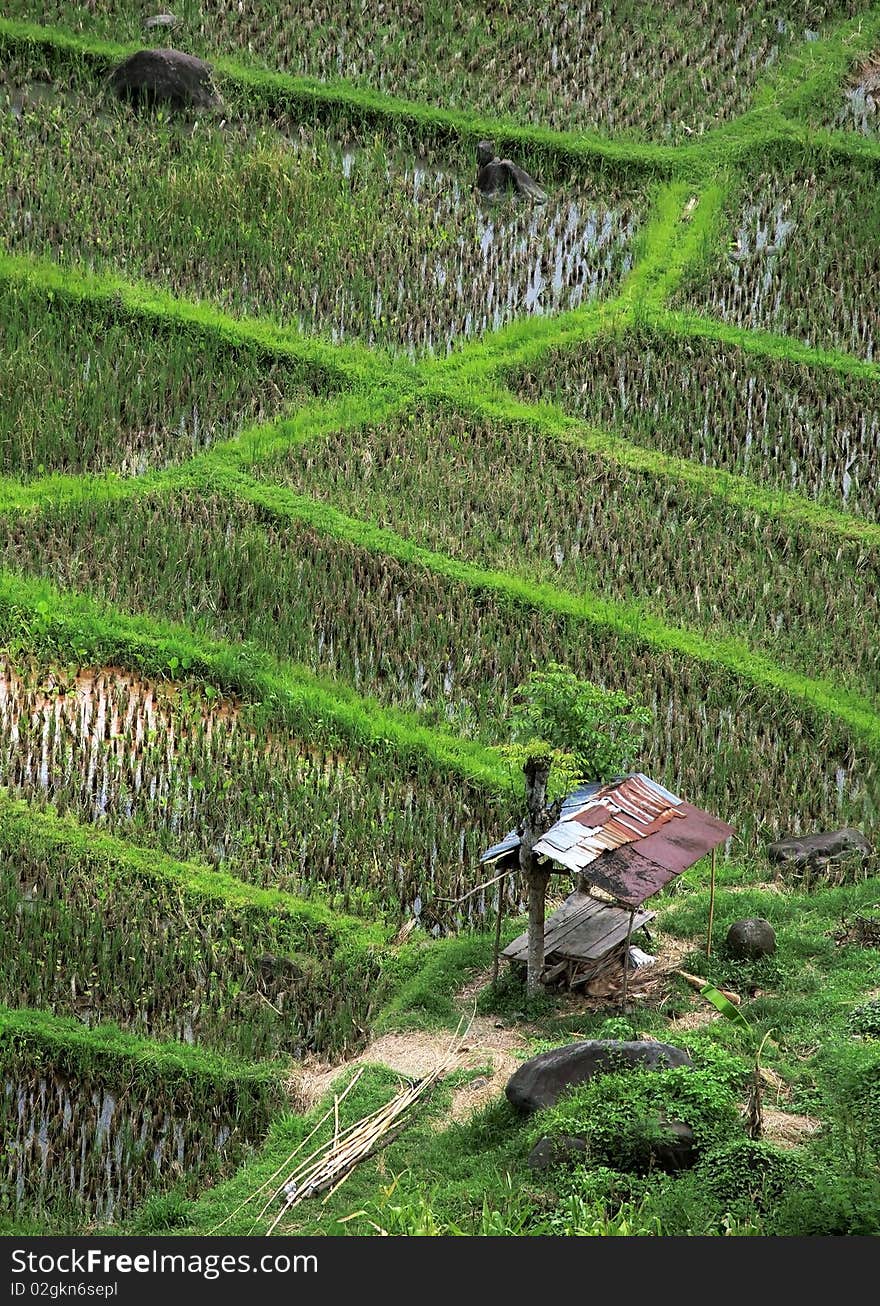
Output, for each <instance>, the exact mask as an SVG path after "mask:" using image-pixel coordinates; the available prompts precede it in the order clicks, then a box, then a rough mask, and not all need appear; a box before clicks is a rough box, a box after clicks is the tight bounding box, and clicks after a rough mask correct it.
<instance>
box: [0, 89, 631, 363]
mask: <svg viewBox="0 0 880 1306" xmlns="http://www.w3.org/2000/svg"><path fill="white" fill-rule="evenodd" d="M8 98H14V97H8ZM145 133H146V139H145ZM0 146H2V159H3V162H2V164H0V184H2V186H3V189H4V192H5V193H6V195H7V196H8V197H9V200H10V206H9V224H8V227H7V231H6V244H7V247H8V248H9V249H10V250H12V251H14V252H16V253H28V254H35V255H40V256H46V255H48V256H54V254H55V252H56V250H62V251H63V257H64V259H65V260H66V261H68V262H71V263H75V264H86V265H87V266H89V267H94V268H98V269H101V270H109V271H112V272H116V273H122V274H123V275H125V276H127V277H134V278H143V279H146V280H148V281H151V282H155V283H159V284H161V285H163V286H165V287H167V288H168V289H169V290H171V291H173V293H174V294H176V295H181V296H186V297H188V298H190V299H205V300H210V301H211V302H212V303H213V304H215V305H216V306H217V307H219V308H221V309H223V310H225V311H229V312H233V313H237V314H251V315H255V316H264V317H271V318H273V319H275V320H276V321H278V322H281V323H284V324H292V325H295V326H297V327H299V328H300V329H301V330H307V331H311V332H319V333H321V334H323V335H325V336H326V337H328V338H330V339H332V340H334V341H340V340H346V339H348V338H350V337H355V338H357V339H360V340H365V341H366V342H368V343H370V344H375V343H379V344H393V345H396V346H401V345H402V346H405V347H406V348H408V349H410V350H413V351H415V350H424V349H427V350H430V351H440V352H445V351H446V350H447V349H448V348H449V347H450V346H451V345H452V344H453V343H454V342H455V341H457V340H459V339H462V338H467V337H470V336H473V335H476V334H479V333H481V332H483V331H486V330H495V329H497V328H498V327H500V326H502V325H504V324H506V323H507V322H509V321H511V320H512V319H514V318H515V317H518V316H520V315H523V314H534V313H537V314H545V313H550V312H553V311H557V310H559V309H573V308H577V307H579V306H580V305H585V304H589V303H591V302H593V301H594V300H596V299H598V298H601V297H606V296H608V295H609V294H611V293H613V292H614V290H615V289H616V288H617V287H618V286H619V284H620V280H621V277H622V276H623V275H624V274H625V273H626V272H627V271H628V270H629V268H630V266H631V263H632V251H631V247H632V241H633V236H634V234H635V232H636V230H637V227H638V223H639V217H640V215H641V213H643V211H644V207H645V199H644V196H643V195H641V194H639V193H638V192H637V191H634V190H628V191H627V190H624V189H623V188H621V187H620V186H616V185H608V184H607V183H603V182H602V181H601V180H599V181H593V180H592V179H590V178H589V177H584V178H582V179H578V180H576V181H574V184H571V183H569V184H568V185H566V186H565V187H564V188H560V190H559V193H558V194H555V195H551V197H550V199H549V201H548V202H547V204H545V205H540V206H534V207H533V208H525V209H524V208H523V207H522V206H517V205H513V204H510V203H501V204H491V205H490V204H475V203H474V199H473V193H472V187H473V177H474V174H475V167H476V165H475V164H474V163H473V157H474V156H473V151H472V150H467V151H466V152H465V151H464V150H462V151H461V152H460V153H458V157H456V155H455V154H451V155H450V156H449V158H448V161H445V162H444V165H443V166H442V167H440V166H437V165H436V164H435V163H432V162H431V161H430V160H425V161H421V160H419V159H418V157H416V158H411V157H407V156H405V155H403V154H402V153H395V152H392V151H390V150H389V149H388V147H387V145H386V143H384V142H383V141H382V140H380V139H378V138H375V137H374V138H370V137H364V138H363V139H361V140H359V141H349V142H346V143H345V145H343V144H341V143H340V142H339V141H338V140H334V139H333V138H332V137H331V136H329V135H328V133H327V132H326V131H323V130H321V129H318V128H315V129H306V128H304V127H303V128H298V127H297V126H296V125H295V124H292V123H284V122H282V123H280V124H273V125H271V126H264V125H260V124H259V123H253V122H248V121H246V120H244V121H242V122H240V123H239V124H232V123H222V124H221V123H218V122H209V123H204V122H202V121H200V122H199V124H198V130H194V129H193V128H192V126H181V125H180V124H179V123H177V122H174V121H171V122H168V121H163V120H161V119H159V120H156V121H153V122H150V121H147V122H146V123H145V122H144V120H143V119H142V118H138V117H136V116H134V115H133V114H132V113H131V112H130V111H129V110H128V109H126V108H124V107H119V106H115V105H111V104H108V105H107V106H106V108H105V109H104V111H103V112H102V113H101V114H100V115H99V116H97V118H96V114H95V107H94V95H93V93H86V92H84V91H82V90H79V91H75V90H71V91H70V92H68V94H67V95H66V96H64V97H63V98H61V99H60V100H59V102H57V103H55V102H53V101H51V100H50V99H42V100H41V99H37V100H35V101H26V106H25V108H24V109H23V111H22V112H21V113H20V114H19V115H16V114H13V113H6V114H3V115H2V116H0ZM120 193H124V194H126V196H127V200H128V204H127V206H126V207H125V208H124V209H122V208H120V207H119V204H118V196H119V195H120ZM132 214H136V215H137V217H136V220H134V221H132Z"/></svg>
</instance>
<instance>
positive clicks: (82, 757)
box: [0, 662, 498, 920]
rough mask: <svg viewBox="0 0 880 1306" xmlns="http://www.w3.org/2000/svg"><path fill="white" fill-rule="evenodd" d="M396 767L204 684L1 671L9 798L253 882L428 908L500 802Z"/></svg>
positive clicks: (362, 905) (383, 906)
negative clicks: (268, 719)
mask: <svg viewBox="0 0 880 1306" xmlns="http://www.w3.org/2000/svg"><path fill="white" fill-rule="evenodd" d="M389 763H390V759H389V757H388V756H384V755H383V754H382V753H381V751H380V750H378V749H375V750H373V749H364V750H362V751H361V752H356V751H350V752H348V753H344V752H343V751H342V750H341V748H340V747H338V746H334V745H333V743H332V742H329V741H322V740H321V739H320V738H316V739H314V740H302V739H296V738H294V737H292V736H290V735H289V734H274V735H269V736H267V735H266V734H265V733H263V732H261V731H258V730H256V729H253V728H248V726H247V724H246V721H245V719H243V718H242V717H241V716H240V714H239V713H238V712H236V711H234V710H232V709H230V707H229V706H228V705H226V704H223V703H220V704H216V703H215V702H213V701H212V700H211V699H209V698H207V697H205V696H204V695H202V694H200V693H199V692H198V690H197V689H196V688H193V689H188V688H183V689H181V690H180V691H178V692H177V693H174V692H173V691H172V690H169V689H168V688H167V687H164V686H162V685H153V684H152V683H149V682H144V681H141V680H140V679H139V678H138V677H136V676H132V675H127V674H125V673H121V672H119V673H115V672H114V671H113V670H112V669H110V671H109V672H103V673H100V672H99V673H98V674H97V675H94V674H75V673H74V674H73V675H71V674H69V673H61V674H55V673H52V672H51V671H48V670H47V669H46V668H45V667H39V666H23V667H21V668H20V669H17V668H14V667H13V666H12V665H11V664H10V663H8V662H6V663H3V664H0V776H2V778H3V782H4V783H5V784H6V785H7V787H8V788H9V790H10V792H12V793H15V794H20V795H22V796H24V797H27V798H29V799H30V800H31V801H32V802H34V803H35V804H37V805H39V804H40V803H46V802H49V803H52V804H53V806H54V807H56V808H57V809H58V810H60V811H70V812H72V813H74V814H75V815H76V816H77V817H78V819H80V820H83V821H91V822H94V823H96V824H99V825H101V826H103V827H105V828H108V829H111V830H117V831H120V832H124V833H125V834H126V835H127V836H128V837H130V838H133V839H136V840H138V841H140V842H143V843H149V844H154V845H156V846H158V847H160V848H162V849H163V850H164V851H167V852H171V853H173V854H174V855H176V856H180V857H190V856H197V857H201V858H203V859H205V860H207V861H209V862H210V863H211V864H213V865H216V866H218V867H220V868H222V869H227V870H229V871H231V872H232V873H233V874H235V875H237V876H240V877H241V878H243V879H246V880H248V881H250V882H254V883H258V884H264V885H271V886H272V887H275V888H283V889H285V890H287V891H290V892H298V893H303V894H306V895H308V893H309V891H310V888H313V887H315V886H319V885H320V886H322V887H323V888H324V889H326V890H327V891H329V894H330V895H331V899H332V901H333V902H334V904H336V905H338V906H340V907H341V908H342V909H343V910H351V909H354V910H357V911H364V912H369V913H371V914H374V913H375V912H377V911H378V912H385V913H388V914H389V915H390V916H392V917H393V916H396V915H400V914H404V913H407V914H410V915H412V914H415V915H416V916H419V915H420V914H421V913H422V910H423V904H424V909H425V910H427V908H428V905H429V903H430V901H431V900H432V899H433V898H434V897H435V895H436V894H438V893H439V894H446V895H448V896H450V897H454V896H456V894H457V893H458V892H460V891H461V881H462V878H463V876H464V874H465V871H466V869H467V868H468V867H470V866H471V865H472V864H473V862H474V860H475V857H476V855H478V853H479V851H480V848H481V847H483V846H485V840H486V838H487V836H488V835H490V834H491V831H492V829H493V828H494V823H495V821H497V819H498V818H497V814H496V811H495V803H494V802H493V800H492V797H491V795H488V794H485V795H482V796H481V795H480V794H479V792H477V791H474V790H473V789H470V788H469V787H468V786H465V785H458V786H456V784H455V782H454V780H453V779H451V778H447V779H445V780H441V779H440V778H439V777H430V776H429V775H419V774H408V773H407V771H406V769H405V768H399V767H398V768H397V769H395V768H394V767H393V766H392V765H390V764H389ZM426 920H427V917H426Z"/></svg>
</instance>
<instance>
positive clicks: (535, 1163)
mask: <svg viewBox="0 0 880 1306" xmlns="http://www.w3.org/2000/svg"><path fill="white" fill-rule="evenodd" d="M587 1151H588V1149H587V1140H586V1139H585V1138H579V1137H577V1136H576V1135H572V1134H563V1135H562V1137H561V1138H549V1137H547V1136H545V1137H544V1138H539V1139H538V1141H537V1143H535V1146H534V1147H533V1148H532V1150H531V1152H529V1162H528V1163H529V1169H531V1170H538V1171H543V1170H554V1169H555V1168H556V1167H557V1166H565V1165H569V1166H570V1165H578V1164H579V1163H580V1162H581V1161H586V1159H587Z"/></svg>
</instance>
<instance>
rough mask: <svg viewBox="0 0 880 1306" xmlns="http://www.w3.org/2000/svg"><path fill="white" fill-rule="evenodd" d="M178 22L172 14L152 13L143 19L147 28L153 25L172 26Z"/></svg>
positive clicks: (153, 26)
mask: <svg viewBox="0 0 880 1306" xmlns="http://www.w3.org/2000/svg"><path fill="white" fill-rule="evenodd" d="M179 22H180V19H179V18H177V17H176V16H175V15H174V14H152V15H151V16H150V17H149V18H145V19H144V27H146V28H147V29H148V30H149V29H150V28H155V27H165V28H169V29H170V28H172V27H176V26H177V24H178V23H179Z"/></svg>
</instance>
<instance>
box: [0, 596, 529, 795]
mask: <svg viewBox="0 0 880 1306" xmlns="http://www.w3.org/2000/svg"><path fill="white" fill-rule="evenodd" d="M0 644H2V645H3V646H4V647H6V648H8V649H10V650H11V651H26V652H33V653H39V654H41V655H45V656H46V657H47V658H49V659H50V660H51V659H53V658H59V657H60V658H63V659H64V660H65V661H66V662H70V661H71V660H73V661H75V662H78V663H79V664H80V665H92V666H104V665H112V664H114V663H116V664H119V665H125V666H127V667H131V668H132V669H137V670H140V671H143V672H145V673H146V674H148V675H152V676H158V677H160V678H162V679H167V680H171V679H179V678H180V677H181V676H184V677H190V678H194V679H198V680H202V681H206V682H208V683H210V684H212V685H214V686H215V687H216V688H217V689H219V690H220V692H221V693H225V694H227V695H231V696H237V697H242V698H244V699H245V700H250V701H256V702H257V703H259V704H260V705H261V707H262V708H263V710H265V711H266V712H267V716H268V719H269V722H270V723H271V722H272V721H276V722H277V723H278V724H280V725H284V726H286V727H288V728H291V729H297V728H299V729H308V730H309V731H310V732H311V734H312V737H315V736H318V737H321V736H322V735H324V736H328V737H330V736H332V737H335V738H341V739H342V740H344V741H347V742H350V743H351V744H354V745H363V746H368V747H375V748H387V749H390V750H391V751H392V752H393V753H394V755H395V757H396V758H397V759H398V761H404V760H405V759H407V758H408V757H409V758H412V759H414V760H415V759H419V760H422V761H424V762H427V763H428V764H429V765H430V766H431V767H432V768H433V769H435V770H437V771H438V772H447V773H452V774H454V775H457V776H460V777H461V778H462V779H464V780H467V781H469V782H471V783H473V784H475V785H477V786H479V787H482V788H484V789H487V790H489V791H491V792H494V793H501V794H508V793H510V792H511V784H512V781H511V775H510V771H509V769H508V768H507V767H506V766H505V765H504V764H503V763H502V762H501V760H500V758H499V757H498V755H497V754H496V753H495V752H494V751H493V750H492V749H489V748H486V747H484V746H483V745H480V744H476V743H472V742H470V741H468V740H465V739H461V738H459V737H458V736H455V735H450V734H446V733H443V732H441V731H438V730H432V729H430V728H429V727H427V726H424V725H422V724H421V723H420V722H418V721H416V720H414V719H413V718H412V716H410V715H408V714H406V713H404V712H402V711H399V710H396V709H393V708H386V707H383V706H382V705H381V704H379V703H376V702H374V701H372V700H370V699H367V698H363V697H361V696H360V695H358V694H357V693H356V692H355V691H354V690H353V689H349V688H348V687H347V686H345V685H343V684H342V683H340V682H339V681H330V680H328V679H322V678H321V677H318V676H316V675H313V674H312V672H310V671H308V670H306V669H305V668H303V667H298V666H291V665H283V664H280V663H278V662H276V661H274V660H273V659H272V658H271V657H270V656H269V655H268V654H267V653H264V652H263V651H262V650H260V649H259V648H257V647H255V646H253V645H231V644H227V643H222V642H220V641H211V640H207V639H201V638H199V637H198V636H196V635H194V634H192V632H190V631H189V630H188V629H186V627H184V626H181V625H175V624H173V623H170V622H166V621H159V620H156V619H154V618H148V617H140V616H129V615H126V614H124V613H120V612H118V611H117V610H116V609H114V608H111V607H108V606H105V605H102V604H99V603H97V602H96V601H94V600H93V599H90V598H89V597H88V596H87V595H84V594H81V593H69V592H68V593H62V592H61V591H59V590H58V589H56V588H55V587H54V586H52V585H50V584H48V583H47V582H44V581H32V580H26V579H23V578H22V577H19V576H16V575H13V574H11V573H9V572H6V571H0Z"/></svg>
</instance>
